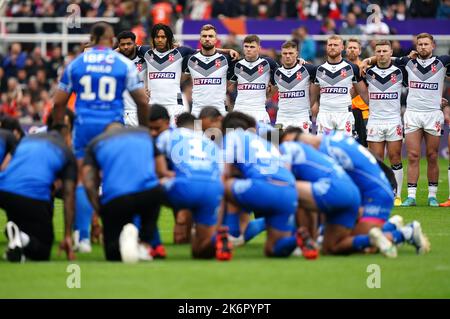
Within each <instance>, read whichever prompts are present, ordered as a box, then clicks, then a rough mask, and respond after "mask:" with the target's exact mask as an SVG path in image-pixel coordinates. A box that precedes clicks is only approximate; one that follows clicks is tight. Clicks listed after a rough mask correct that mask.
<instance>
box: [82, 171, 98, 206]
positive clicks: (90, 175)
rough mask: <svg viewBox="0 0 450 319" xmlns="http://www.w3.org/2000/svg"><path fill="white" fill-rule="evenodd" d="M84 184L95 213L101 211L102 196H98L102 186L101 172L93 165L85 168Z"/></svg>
mask: <svg viewBox="0 0 450 319" xmlns="http://www.w3.org/2000/svg"><path fill="white" fill-rule="evenodd" d="M83 184H84V187H85V188H86V193H87V195H88V198H89V201H90V202H91V204H92V207H93V208H94V210H95V211H99V209H100V196H99V194H98V188H99V186H100V175H99V171H98V170H97V169H96V168H95V167H94V166H92V165H84V166H83Z"/></svg>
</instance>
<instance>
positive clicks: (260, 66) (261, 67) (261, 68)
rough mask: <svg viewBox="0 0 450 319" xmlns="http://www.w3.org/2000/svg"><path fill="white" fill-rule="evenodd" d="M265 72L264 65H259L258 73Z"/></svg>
mask: <svg viewBox="0 0 450 319" xmlns="http://www.w3.org/2000/svg"><path fill="white" fill-rule="evenodd" d="M263 72H264V66H263V65H262V64H260V65H258V73H259V74H263Z"/></svg>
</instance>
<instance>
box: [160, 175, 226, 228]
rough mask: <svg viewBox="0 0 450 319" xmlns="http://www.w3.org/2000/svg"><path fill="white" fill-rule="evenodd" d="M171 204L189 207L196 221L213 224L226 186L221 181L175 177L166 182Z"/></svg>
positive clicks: (175, 207)
mask: <svg viewBox="0 0 450 319" xmlns="http://www.w3.org/2000/svg"><path fill="white" fill-rule="evenodd" d="M164 190H165V193H166V196H167V200H168V201H169V203H170V205H171V206H172V207H173V208H174V209H176V210H179V209H189V210H191V211H192V218H193V220H194V222H195V223H197V224H202V225H207V226H213V225H215V224H217V214H218V209H219V206H220V201H221V200H222V198H223V192H224V188H223V185H222V183H221V182H220V181H214V180H202V179H187V178H184V177H178V178H177V177H175V178H173V179H171V180H170V181H168V182H167V183H165V184H164Z"/></svg>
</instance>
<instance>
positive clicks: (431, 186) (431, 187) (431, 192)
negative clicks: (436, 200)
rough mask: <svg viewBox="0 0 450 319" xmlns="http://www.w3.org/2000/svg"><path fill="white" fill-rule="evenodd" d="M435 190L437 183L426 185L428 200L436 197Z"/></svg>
mask: <svg viewBox="0 0 450 319" xmlns="http://www.w3.org/2000/svg"><path fill="white" fill-rule="evenodd" d="M437 189H438V184H437V183H428V198H430V197H436V194H437Z"/></svg>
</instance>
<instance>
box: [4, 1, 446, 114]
mask: <svg viewBox="0 0 450 319" xmlns="http://www.w3.org/2000/svg"><path fill="white" fill-rule="evenodd" d="M370 2H371V3H372V4H374V3H377V4H379V5H380V8H382V9H381V14H380V15H379V16H376V18H375V19H372V20H371V23H367V24H366V23H365V24H364V25H361V24H358V20H359V21H361V20H360V19H364V18H365V17H366V16H367V8H368V5H369V1H357V0H338V1H322V0H320V1H316V0H301V1H295V0H216V1H211V0H185V1H183V0H178V1H175V0H173V1H170V0H165V1H164V0H162V1H149V0H140V1H120V0H73V1H67V0H55V1H48V0H35V1H23V0H12V1H9V2H8V4H7V5H6V6H4V7H3V10H4V12H3V13H1V12H0V13H1V14H3V15H6V16H11V17H62V16H67V15H68V13H67V12H68V8H69V9H70V8H72V7H69V6H70V5H72V4H77V5H78V8H80V14H81V16H84V17H119V18H120V21H119V23H117V24H115V28H116V32H120V31H122V30H132V31H133V32H134V33H135V34H136V35H137V41H136V42H137V43H138V44H144V43H145V44H147V43H149V34H150V29H151V26H152V25H153V24H156V23H165V24H168V25H171V26H172V27H173V26H174V24H175V22H176V20H177V19H178V18H180V17H183V18H184V19H207V18H211V17H219V18H222V17H240V16H245V17H252V18H296V19H311V18H312V19H321V20H322V27H321V30H320V34H324V35H331V34H343V35H361V34H390V33H395V30H390V29H389V27H388V25H387V24H386V23H385V22H383V21H385V20H388V19H397V20H404V19H407V18H411V17H421V18H436V17H437V18H448V17H449V14H450V0H447V1H433V0H423V1H415V0H409V1H395V0H387V1H373V0H372V1H370ZM369 11H370V10H369ZM69 12H71V11H70V10H69ZM339 19H342V20H343V22H344V23H343V24H342V26H341V27H340V28H339V29H338V28H337V27H336V20H339ZM59 26H60V24H55V23H42V24H33V23H20V24H17V25H16V26H14V24H12V27H11V28H12V29H11V30H8V31H10V32H18V33H35V32H44V33H54V32H56V33H58V32H60V30H58V27H59ZM14 27H15V28H16V29H14ZM89 27H90V25H86V28H89ZM69 31H70V32H79V33H88V30H84V29H81V30H80V29H70V30H69ZM292 40H294V41H296V42H297V43H298V44H299V48H300V53H301V56H302V57H303V58H304V59H305V60H307V61H311V62H313V63H316V64H317V63H320V61H322V60H323V56H324V55H325V49H324V44H323V43H321V42H317V41H314V40H313V39H312V38H311V37H310V35H309V32H308V29H307V28H306V27H305V26H300V27H299V28H297V29H294V30H292ZM402 44H403V47H402V45H401V44H400V42H398V41H393V49H394V55H395V56H403V55H405V54H407V53H409V51H410V50H411V48H412V47H413V46H414V44H413V43H411V44H407V45H405V43H402ZM220 45H221V46H222V47H224V48H232V49H235V50H237V51H240V50H241V43H240V42H239V40H238V37H237V36H236V35H234V34H230V35H228V36H227V38H226V39H225V40H224V41H222V43H220ZM363 47H364V51H363V53H362V57H366V56H370V55H373V52H374V42H373V43H372V42H368V43H365V44H364V46H363ZM80 52H81V46H80V45H74V46H70V52H69V54H68V55H66V56H63V55H62V52H61V47H60V46H58V44H49V45H48V49H47V52H46V54H45V55H44V54H43V53H42V52H41V48H40V46H35V45H33V44H25V43H22V44H21V43H11V44H10V45H9V46H8V49H7V52H5V54H4V55H1V54H0V115H2V114H7V115H10V116H12V117H15V118H20V120H21V122H22V123H35V122H44V123H45V120H46V117H47V116H48V114H49V111H50V109H51V107H52V101H51V96H52V94H53V92H54V90H55V88H56V86H57V81H58V77H59V75H60V74H61V72H62V70H63V68H64V66H65V65H67V64H68V63H69V62H70V61H71V60H72V59H73V58H74V57H76V56H77V55H78V54H79V53H80ZM263 53H264V55H267V56H269V57H272V58H273V59H275V60H277V61H279V55H278V54H279V52H277V50H275V49H266V50H264V52H263ZM182 87H183V89H184V92H185V93H186V99H187V100H188V102H190V94H189V92H190V91H191V84H190V83H189V82H188V83H183V84H182ZM230 99H233V96H232V94H231V96H230ZM276 102H277V101H276V97H275V98H274V100H273V101H268V108H269V110H270V111H272V112H276V104H277V103H276Z"/></svg>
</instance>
